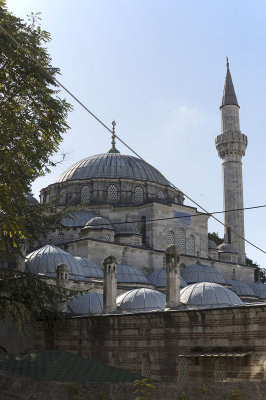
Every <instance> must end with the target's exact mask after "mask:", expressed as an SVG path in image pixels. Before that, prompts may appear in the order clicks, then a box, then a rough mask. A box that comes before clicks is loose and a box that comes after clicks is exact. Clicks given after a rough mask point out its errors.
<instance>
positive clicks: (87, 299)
mask: <svg viewBox="0 0 266 400" xmlns="http://www.w3.org/2000/svg"><path fill="white" fill-rule="evenodd" d="M102 311H103V295H102V294H101V293H85V294H83V295H81V294H79V295H78V296H77V298H74V300H72V301H70V302H69V303H68V304H67V313H69V314H73V315H91V314H101V313H102Z"/></svg>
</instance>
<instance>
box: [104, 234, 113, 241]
mask: <svg viewBox="0 0 266 400" xmlns="http://www.w3.org/2000/svg"><path fill="white" fill-rule="evenodd" d="M105 239H106V240H107V242H111V240H112V236H111V234H110V233H106V235H105Z"/></svg>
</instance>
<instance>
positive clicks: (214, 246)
mask: <svg viewBox="0 0 266 400" xmlns="http://www.w3.org/2000/svg"><path fill="white" fill-rule="evenodd" d="M208 248H209V249H211V250H217V244H216V243H215V242H214V240H210V239H209V240H208Z"/></svg>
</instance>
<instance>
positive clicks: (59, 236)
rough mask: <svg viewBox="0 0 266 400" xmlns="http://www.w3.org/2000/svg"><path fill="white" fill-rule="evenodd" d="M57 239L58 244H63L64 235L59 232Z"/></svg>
mask: <svg viewBox="0 0 266 400" xmlns="http://www.w3.org/2000/svg"><path fill="white" fill-rule="evenodd" d="M58 239H59V242H60V243H63V242H64V239H65V235H64V233H63V232H59V235H58Z"/></svg>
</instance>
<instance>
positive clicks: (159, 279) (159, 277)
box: [148, 268, 187, 288]
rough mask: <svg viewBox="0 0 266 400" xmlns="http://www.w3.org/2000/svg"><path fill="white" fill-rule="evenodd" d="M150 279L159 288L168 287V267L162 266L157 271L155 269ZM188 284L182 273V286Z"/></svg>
mask: <svg viewBox="0 0 266 400" xmlns="http://www.w3.org/2000/svg"><path fill="white" fill-rule="evenodd" d="M148 280H149V281H150V282H151V283H152V284H153V285H154V286H155V287H157V288H165V287H166V269H165V268H161V269H159V270H157V271H153V272H152V273H151V274H150V275H149V276H148ZM185 286H187V283H186V282H185V280H184V279H183V278H182V276H181V275H180V287H181V288H184V287H185Z"/></svg>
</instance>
